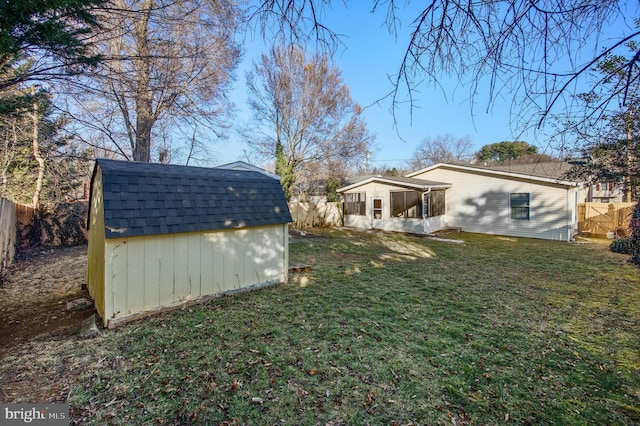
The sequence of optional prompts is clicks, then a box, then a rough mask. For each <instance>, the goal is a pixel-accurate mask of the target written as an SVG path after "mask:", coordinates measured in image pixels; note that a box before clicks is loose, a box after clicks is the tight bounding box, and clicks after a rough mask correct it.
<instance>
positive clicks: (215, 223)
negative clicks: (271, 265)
mask: <svg viewBox="0 0 640 426" xmlns="http://www.w3.org/2000/svg"><path fill="white" fill-rule="evenodd" d="M98 170H100V172H101V174H102V185H103V194H104V195H103V196H104V220H105V236H106V237H107V238H117V237H132V236H141V235H155V234H172V233H178V232H195V231H210V230H217V229H228V228H243V227H249V226H263V225H272V224H281V223H288V222H291V221H292V220H291V214H290V213H289V207H288V206H287V201H286V199H285V197H284V195H283V193H282V188H281V187H280V182H278V181H277V180H275V179H272V178H270V177H268V176H265V175H264V174H261V173H258V172H250V171H238V170H225V169H216V168H204V167H188V166H177V165H167V164H154V163H138V162H132V161H117V160H105V159H101V160H97V161H96V167H95V170H94V179H95V176H96V173H97V172H98ZM91 187H92V188H93V185H92V186H91Z"/></svg>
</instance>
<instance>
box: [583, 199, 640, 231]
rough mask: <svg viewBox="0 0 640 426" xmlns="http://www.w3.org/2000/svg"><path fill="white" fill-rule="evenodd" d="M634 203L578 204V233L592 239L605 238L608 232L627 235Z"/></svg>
mask: <svg viewBox="0 0 640 426" xmlns="http://www.w3.org/2000/svg"><path fill="white" fill-rule="evenodd" d="M634 205H635V203H581V204H578V231H580V233H582V234H586V235H589V236H593V237H606V236H607V233H608V232H615V233H617V234H618V235H621V234H622V235H628V234H629V229H628V228H629V219H630V217H631V213H632V210H633V206H634Z"/></svg>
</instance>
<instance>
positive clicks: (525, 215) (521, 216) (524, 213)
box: [510, 192, 530, 220]
mask: <svg viewBox="0 0 640 426" xmlns="http://www.w3.org/2000/svg"><path fill="white" fill-rule="evenodd" d="M529 195H530V194H529V193H527V192H512V193H511V204H510V207H511V213H510V215H511V219H513V220H529V209H530V206H529Z"/></svg>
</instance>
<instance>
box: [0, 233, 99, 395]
mask: <svg viewBox="0 0 640 426" xmlns="http://www.w3.org/2000/svg"><path fill="white" fill-rule="evenodd" d="M86 265H87V247H86V246H80V247H72V248H62V249H49V250H43V251H38V252H34V253H31V254H30V255H29V256H28V257H27V258H25V259H22V260H19V261H17V262H16V263H14V264H13V265H12V266H11V267H10V268H9V269H8V271H6V274H5V280H4V282H3V283H2V286H0V324H1V328H0V366H2V367H1V368H2V370H0V372H1V375H0V383H1V386H0V401H31V402H44V401H47V400H50V398H51V395H52V394H56V393H58V392H59V391H60V389H56V388H55V386H52V384H51V383H50V384H49V386H45V385H43V384H39V385H38V384H35V383H32V382H31V381H27V382H26V383H25V381H24V380H21V379H20V377H21V376H22V375H23V373H24V371H11V368H12V367H11V366H12V365H15V364H16V363H15V361H16V357H19V358H21V359H22V358H24V354H25V353H29V351H30V349H29V348H30V347H31V348H34V347H33V346H32V344H33V342H34V341H36V340H38V339H41V338H46V339H47V340H49V341H54V342H55V341H58V342H59V344H62V343H63V342H64V343H67V342H68V341H70V340H74V339H73V336H74V335H76V334H77V333H78V331H79V330H80V324H81V323H82V321H83V320H84V319H86V318H88V317H89V316H90V315H91V314H92V313H93V310H91V309H90V310H84V311H78V312H67V311H66V304H67V302H69V301H71V300H74V299H78V298H80V297H88V293H87V291H86V290H82V285H83V284H84V283H85V282H86V270H87V267H86ZM56 345H58V343H56ZM23 365H24V364H23ZM28 367H29V366H25V368H27V369H28Z"/></svg>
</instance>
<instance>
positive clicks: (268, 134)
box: [247, 45, 372, 197]
mask: <svg viewBox="0 0 640 426" xmlns="http://www.w3.org/2000/svg"><path fill="white" fill-rule="evenodd" d="M247 83H248V87H249V91H250V92H249V93H250V99H249V105H250V106H251V108H252V110H253V113H254V123H252V124H254V125H253V128H254V131H253V132H251V134H250V135H248V141H249V142H250V143H252V144H253V146H254V147H255V149H256V150H257V151H258V152H260V153H261V154H262V155H263V156H264V157H265V158H274V156H275V159H276V172H277V173H279V174H280V176H281V183H282V185H283V190H284V191H285V195H286V196H287V197H290V196H291V194H292V190H293V187H294V186H295V184H296V182H297V181H298V179H299V177H301V176H303V175H305V173H306V170H309V171H311V170H317V166H318V165H320V166H322V167H321V169H322V170H323V171H324V174H325V176H318V175H317V172H316V173H314V175H315V176H316V178H318V177H330V176H332V177H335V176H333V175H332V170H333V171H336V170H344V169H348V168H350V167H353V166H355V165H357V163H358V162H359V161H360V160H361V159H362V158H364V156H365V155H366V152H367V151H368V149H369V144H370V142H371V141H372V136H371V134H370V133H369V131H368V129H367V127H366V124H365V122H364V120H363V118H362V116H361V112H362V110H361V108H360V106H359V105H358V104H357V103H355V102H354V101H353V100H352V99H351V95H350V94H349V89H348V88H347V86H346V85H345V84H344V83H343V82H342V78H341V76H340V71H339V70H338V69H337V68H335V67H333V66H331V64H330V62H329V59H328V58H327V56H325V55H319V54H316V55H313V56H312V57H311V58H307V55H306V54H305V52H304V51H303V50H302V49H301V48H300V47H298V46H295V45H291V46H287V47H283V46H280V47H274V48H272V49H271V51H270V53H269V55H266V54H263V55H262V58H261V61H260V63H257V64H254V70H253V72H252V73H249V74H248V75H247Z"/></svg>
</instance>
